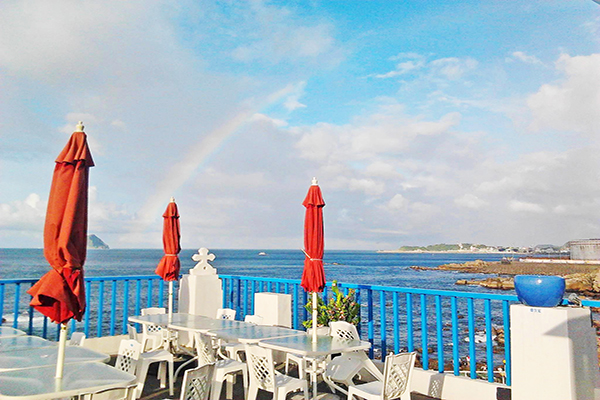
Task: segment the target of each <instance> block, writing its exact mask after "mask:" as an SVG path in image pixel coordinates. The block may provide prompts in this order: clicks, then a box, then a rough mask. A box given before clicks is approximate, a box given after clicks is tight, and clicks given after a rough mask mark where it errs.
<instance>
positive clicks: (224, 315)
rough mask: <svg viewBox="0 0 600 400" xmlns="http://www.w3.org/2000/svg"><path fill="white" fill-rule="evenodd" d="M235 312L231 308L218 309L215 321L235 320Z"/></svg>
mask: <svg viewBox="0 0 600 400" xmlns="http://www.w3.org/2000/svg"><path fill="white" fill-rule="evenodd" d="M235 313H236V311H235V310H232V309H231V308H219V309H218V310H217V317H216V318H217V319H232V320H233V319H235Z"/></svg>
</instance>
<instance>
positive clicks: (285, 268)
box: [0, 249, 512, 293]
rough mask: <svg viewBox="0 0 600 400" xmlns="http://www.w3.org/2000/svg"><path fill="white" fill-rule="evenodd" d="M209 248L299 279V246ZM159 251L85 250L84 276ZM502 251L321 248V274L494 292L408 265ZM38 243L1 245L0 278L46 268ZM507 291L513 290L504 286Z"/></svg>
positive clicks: (229, 265)
mask: <svg viewBox="0 0 600 400" xmlns="http://www.w3.org/2000/svg"><path fill="white" fill-rule="evenodd" d="M260 251H261V250H232V249H214V250H211V253H213V254H215V256H216V259H215V261H214V262H213V263H212V264H213V266H214V267H215V268H217V271H218V273H220V274H227V275H241V276H258V277H274V278H287V279H300V278H301V276H302V268H303V262H304V254H303V253H302V252H301V251H300V250H268V251H266V253H267V255H266V256H261V255H259V252H260ZM196 252H197V250H191V249H185V250H182V252H181V253H180V259H181V266H182V268H181V272H182V273H187V271H188V270H189V269H190V268H193V267H194V265H195V262H194V261H192V259H191V257H192V255H194V254H195V253H196ZM162 255H163V251H162V250H161V249H111V250H88V254H87V260H86V263H85V275H86V276H122V275H153V274H154V269H155V268H156V265H157V264H158V262H159V260H160V259H161V257H162ZM501 258H502V255H501V254H456V253H377V252H375V251H339V250H330V251H326V252H325V256H324V258H323V260H324V263H325V275H326V278H327V280H328V281H332V280H334V279H335V280H338V281H340V282H346V283H357V284H373V285H385V286H400V287H413V288H424V289H443V290H461V291H479V292H493V291H492V290H489V289H485V288H482V287H468V286H456V285H455V282H456V280H457V279H476V278H482V277H483V275H481V274H464V273H457V272H453V271H436V270H430V271H429V270H415V269H411V268H410V267H411V266H420V267H436V266H438V265H441V264H446V263H462V262H465V261H470V260H477V259H482V260H485V261H498V260H500V259H501ZM48 268H49V266H48V263H47V262H46V260H45V258H44V255H43V250H42V249H0V279H10V278H38V277H40V276H42V275H43V274H44V273H46V272H47V271H48ZM507 293H512V292H507Z"/></svg>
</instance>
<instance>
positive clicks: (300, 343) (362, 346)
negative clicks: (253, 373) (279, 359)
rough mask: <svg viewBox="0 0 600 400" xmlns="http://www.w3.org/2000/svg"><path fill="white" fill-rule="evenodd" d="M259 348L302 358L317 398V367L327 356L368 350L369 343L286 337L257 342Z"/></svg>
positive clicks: (310, 336)
mask: <svg viewBox="0 0 600 400" xmlns="http://www.w3.org/2000/svg"><path fill="white" fill-rule="evenodd" d="M258 345H259V346H261V347H266V348H267V349H272V350H279V351H283V352H286V353H292V354H298V355H301V356H303V357H304V358H305V359H306V360H307V361H308V362H310V364H311V367H310V368H309V369H308V371H309V373H310V377H311V381H312V387H313V398H316V397H317V374H319V373H322V372H323V371H322V370H321V369H320V368H319V367H318V366H319V364H320V362H321V361H322V360H324V359H325V358H326V357H327V356H328V355H331V354H336V353H344V352H350V351H358V350H368V349H369V348H370V347H371V343H369V342H365V341H363V340H343V339H339V338H333V337H331V336H318V337H317V342H316V343H313V341H312V335H306V334H304V335H298V336H286V337H280V338H275V339H265V340H261V341H259V342H258Z"/></svg>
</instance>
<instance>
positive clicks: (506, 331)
mask: <svg viewBox="0 0 600 400" xmlns="http://www.w3.org/2000/svg"><path fill="white" fill-rule="evenodd" d="M502 314H503V317H504V318H503V319H504V321H503V322H504V362H505V365H504V372H505V373H506V384H507V385H508V386H510V385H511V381H512V378H511V369H510V367H511V358H510V309H509V304H508V301H507V300H503V301H502Z"/></svg>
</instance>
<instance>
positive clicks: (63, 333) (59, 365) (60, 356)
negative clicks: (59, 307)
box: [54, 324, 68, 379]
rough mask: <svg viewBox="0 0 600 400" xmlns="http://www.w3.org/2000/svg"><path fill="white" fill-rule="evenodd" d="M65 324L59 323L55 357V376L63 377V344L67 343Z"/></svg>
mask: <svg viewBox="0 0 600 400" xmlns="http://www.w3.org/2000/svg"><path fill="white" fill-rule="evenodd" d="M67 331H68V327H67V324H61V325H60V337H59V340H58V357H57V359H56V374H55V375H54V377H55V378H57V379H60V378H62V377H63V369H64V366H65V346H66V345H67Z"/></svg>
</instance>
